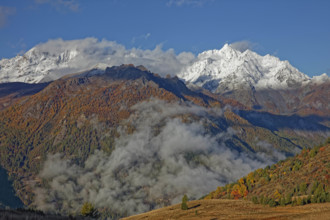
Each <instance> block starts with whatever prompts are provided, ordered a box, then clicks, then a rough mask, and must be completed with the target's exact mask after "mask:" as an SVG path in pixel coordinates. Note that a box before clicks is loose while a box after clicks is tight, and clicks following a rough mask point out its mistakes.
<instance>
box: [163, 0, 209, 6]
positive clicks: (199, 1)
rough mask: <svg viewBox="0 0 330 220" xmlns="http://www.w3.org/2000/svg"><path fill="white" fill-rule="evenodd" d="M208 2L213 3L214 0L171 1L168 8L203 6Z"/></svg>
mask: <svg viewBox="0 0 330 220" xmlns="http://www.w3.org/2000/svg"><path fill="white" fill-rule="evenodd" d="M208 2H213V0H169V1H168V2H167V6H172V5H174V6H183V5H188V6H203V5H204V4H206V3H208Z"/></svg>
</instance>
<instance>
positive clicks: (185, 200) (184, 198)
mask: <svg viewBox="0 0 330 220" xmlns="http://www.w3.org/2000/svg"><path fill="white" fill-rule="evenodd" d="M187 201H188V197H187V195H186V194H185V195H184V196H183V198H182V203H181V209H182V210H187V209H188V205H187Z"/></svg>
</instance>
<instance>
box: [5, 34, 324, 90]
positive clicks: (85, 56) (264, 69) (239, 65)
mask: <svg viewBox="0 0 330 220" xmlns="http://www.w3.org/2000/svg"><path fill="white" fill-rule="evenodd" d="M125 63H133V64H135V65H144V66H146V67H147V68H148V69H150V70H151V71H152V72H155V73H161V74H163V75H164V76H165V75H166V74H173V75H177V76H178V77H179V78H181V79H183V80H184V81H186V82H187V83H192V84H195V85H197V86H201V87H204V88H205V89H208V90H210V91H212V92H220V91H219V90H221V92H224V91H230V90H235V89H237V88H245V87H246V88H249V89H251V88H252V89H265V88H272V89H279V88H296V87H299V86H301V85H303V84H306V83H309V82H315V83H322V82H324V81H329V77H328V76H327V75H326V74H323V75H321V76H317V77H313V79H311V78H310V77H308V76H307V75H305V74H303V73H301V72H300V71H299V70H298V69H296V68H294V67H293V66H292V65H291V64H290V63H289V62H288V61H281V60H280V59H279V58H277V57H275V56H271V55H265V56H261V55H258V54H257V53H255V52H253V51H251V50H245V51H244V52H241V51H239V50H236V49H234V48H232V47H231V46H230V45H228V44H225V45H224V46H223V48H222V49H220V50H208V51H204V52H202V53H200V54H199V55H198V56H197V57H193V55H192V54H189V53H182V54H179V55H175V54H174V53H173V51H170V50H169V51H162V50H159V48H156V49H155V50H153V51H148V50H145V51H142V50H138V49H131V50H126V49H125V48H122V47H121V46H120V45H118V44H115V43H113V42H107V43H105V42H102V41H101V42H98V41H97V39H93V38H91V39H85V40H72V41H63V40H61V39H59V40H53V41H50V42H47V43H44V44H40V45H37V46H35V47H33V48H32V49H30V50H29V51H28V52H26V53H25V54H24V55H18V56H16V57H14V58H12V59H2V60H0V83H4V82H26V83H39V82H47V81H52V80H56V79H58V78H60V77H62V76H64V75H67V74H71V73H77V72H81V71H86V70H88V69H99V70H100V71H97V72H98V73H100V72H102V70H104V69H105V67H106V66H109V67H111V66H114V65H120V64H125Z"/></svg>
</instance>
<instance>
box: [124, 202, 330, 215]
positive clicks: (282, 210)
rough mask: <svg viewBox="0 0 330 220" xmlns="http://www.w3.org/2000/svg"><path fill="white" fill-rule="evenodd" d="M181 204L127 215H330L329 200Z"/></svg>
mask: <svg viewBox="0 0 330 220" xmlns="http://www.w3.org/2000/svg"><path fill="white" fill-rule="evenodd" d="M180 207H181V204H177V205H173V206H169V207H165V208H161V209H157V210H153V211H150V212H147V213H143V214H139V215H135V216H131V217H128V218H124V220H139V219H144V220H146V219H168V220H169V219H208V220H220V219H230V220H233V219H317V220H323V219H330V203H321V204H309V205H304V206H295V207H291V206H286V207H275V208H270V207H268V206H263V205H255V204H253V203H252V202H250V201H243V200H220V199H212V200H196V201H190V202H188V207H189V209H188V210H181V208H180Z"/></svg>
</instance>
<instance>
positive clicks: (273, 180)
mask: <svg viewBox="0 0 330 220" xmlns="http://www.w3.org/2000/svg"><path fill="white" fill-rule="evenodd" d="M329 174H330V138H328V140H327V141H326V143H325V144H323V145H318V146H315V147H313V148H312V149H306V148H305V149H303V150H302V151H301V152H300V153H299V154H297V155H296V156H294V157H290V158H287V159H285V160H281V161H279V162H278V163H276V164H273V165H271V166H267V167H266V168H264V169H262V168H260V169H257V170H255V171H254V172H251V173H249V174H248V175H247V176H244V177H242V178H240V179H239V180H238V181H237V182H235V183H230V184H227V185H226V186H223V187H218V188H217V190H215V191H213V192H211V193H210V194H208V195H207V196H206V197H205V199H244V198H247V199H249V200H252V201H253V202H254V203H257V204H258V203H260V204H269V205H270V206H277V205H281V206H285V205H288V204H292V205H304V204H308V203H322V202H330V175H329Z"/></svg>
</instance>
